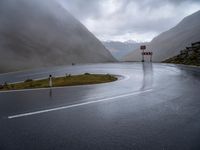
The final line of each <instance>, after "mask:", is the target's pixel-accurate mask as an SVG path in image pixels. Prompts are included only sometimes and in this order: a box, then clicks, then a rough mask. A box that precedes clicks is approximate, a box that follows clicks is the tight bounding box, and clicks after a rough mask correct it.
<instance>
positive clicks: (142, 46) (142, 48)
mask: <svg viewBox="0 0 200 150" xmlns="http://www.w3.org/2000/svg"><path fill="white" fill-rule="evenodd" d="M145 49H146V45H141V46H140V50H142V62H144V50H145Z"/></svg>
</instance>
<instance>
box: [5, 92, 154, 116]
mask: <svg viewBox="0 0 200 150" xmlns="http://www.w3.org/2000/svg"><path fill="white" fill-rule="evenodd" d="M150 91H152V89H148V90H145V91H136V92H133V93H128V94H122V95H118V96H114V97H109V98H103V99H99V100H94V101H88V102H83V103H79V104H73V105H68V106H62V107H57V108H52V109H45V110H40V111H35V112H29V113H24V114H18V115H13V116H8V119H14V118H21V117H26V116H32V115H36V114H42V113H47V112H52V111H57V110H62V109H68V108H73V107H79V106H84V105H89V104H94V103H99V102H103V101H109V100H113V99H117V98H122V97H127V96H132V95H137V94H142V93H146V92H150Z"/></svg>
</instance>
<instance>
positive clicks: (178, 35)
mask: <svg viewBox="0 0 200 150" xmlns="http://www.w3.org/2000/svg"><path fill="white" fill-rule="evenodd" d="M199 40H200V11H197V12H196V13H194V14H192V15H190V16H188V17H185V18H184V19H183V20H182V21H181V22H180V23H179V24H178V25H176V26H175V27H174V28H172V29H170V30H168V31H166V32H163V33H161V34H160V35H158V36H157V37H155V38H154V39H153V40H152V41H151V42H150V43H149V44H147V51H152V52H153V61H158V62H160V61H163V60H165V59H167V58H170V57H173V56H175V55H177V54H179V52H180V50H182V49H184V48H185V47H186V46H189V45H190V44H191V43H193V42H196V41H199ZM124 59H125V60H127V61H140V60H141V52H140V50H139V49H138V50H136V51H134V52H131V53H129V54H128V55H126V56H125V57H124Z"/></svg>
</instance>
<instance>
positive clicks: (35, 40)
mask: <svg viewBox="0 0 200 150" xmlns="http://www.w3.org/2000/svg"><path fill="white" fill-rule="evenodd" d="M109 61H115V59H114V58H113V57H112V55H111V54H110V52H109V51H108V50H107V49H106V48H105V47H104V46H103V45H102V43H101V42H100V41H99V40H98V39H97V38H95V37H94V35H93V34H91V33H90V32H89V31H88V30H87V29H86V28H85V27H84V26H83V25H82V24H81V23H80V22H79V21H77V20H76V19H75V18H74V17H73V16H72V15H71V14H70V13H69V12H68V11H67V10H66V9H65V8H64V7H62V4H60V3H59V1H56V0H11V1H8V0H1V1H0V72H8V71H15V70H22V69H32V68H39V67H45V66H58V65H65V64H71V63H98V62H109Z"/></svg>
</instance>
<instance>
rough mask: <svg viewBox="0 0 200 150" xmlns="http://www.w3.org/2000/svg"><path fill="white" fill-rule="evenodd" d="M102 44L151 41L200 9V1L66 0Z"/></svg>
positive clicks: (72, 12) (67, 5) (75, 14)
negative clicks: (103, 42) (105, 42)
mask: <svg viewBox="0 0 200 150" xmlns="http://www.w3.org/2000/svg"><path fill="white" fill-rule="evenodd" d="M63 1H64V2H65V6H66V8H67V9H68V10H69V12H71V14H73V15H74V16H75V17H76V18H77V19H78V20H80V21H81V22H82V23H83V24H84V25H85V26H86V27H87V28H88V29H89V30H90V31H91V32H92V33H93V34H94V35H96V36H97V38H99V39H100V40H102V41H127V40H134V41H150V40H152V38H154V37H155V36H156V35H158V34H159V33H161V32H163V31H166V30H168V29H170V28H171V27H173V26H175V25H176V24H177V23H178V22H179V21H181V20H182V19H183V18H184V17H185V16H188V15H190V14H192V13H194V12H196V11H198V10H200V0H63Z"/></svg>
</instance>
